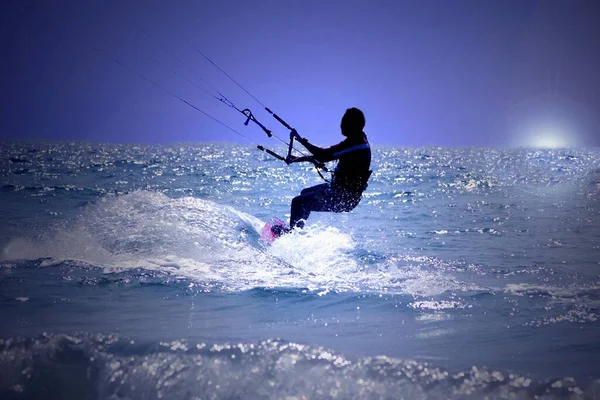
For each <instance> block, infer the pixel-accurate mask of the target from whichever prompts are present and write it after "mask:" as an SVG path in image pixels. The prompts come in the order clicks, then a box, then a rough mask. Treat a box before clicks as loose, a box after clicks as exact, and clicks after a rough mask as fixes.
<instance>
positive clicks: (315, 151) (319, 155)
mask: <svg viewBox="0 0 600 400" xmlns="http://www.w3.org/2000/svg"><path fill="white" fill-rule="evenodd" d="M296 140H297V141H298V142H300V144H302V146H304V147H306V150H308V151H310V152H311V154H312V155H314V156H315V159H316V160H317V161H320V162H328V161H333V160H335V159H336V157H335V156H334V154H335V151H336V147H337V146H339V144H336V145H333V146H331V147H327V148H325V149H324V148H321V147H319V146H315V145H314V144H312V143H310V142H309V141H308V139H306V138H298V139H296Z"/></svg>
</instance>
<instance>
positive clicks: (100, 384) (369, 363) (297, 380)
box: [0, 333, 600, 399]
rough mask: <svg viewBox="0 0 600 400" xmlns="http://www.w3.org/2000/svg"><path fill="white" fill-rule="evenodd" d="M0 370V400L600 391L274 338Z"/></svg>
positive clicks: (29, 344)
mask: <svg viewBox="0 0 600 400" xmlns="http://www.w3.org/2000/svg"><path fill="white" fill-rule="evenodd" d="M0 371H1V372H2V373H1V374H0V396H1V397H2V398H6V399H33V398H35V399H54V398H73V399H76V398H77V399H80V398H87V399H109V398H110V399H159V398H167V399H193V398H199V397H201V398H206V399H232V398H261V399H282V398H288V399H289V398H295V399H305V398H306V399H307V398H320V399H328V398H338V399H339V398H341V399H364V398H378V399H398V398H410V399H481V398H487V399H506V398H519V399H559V398H560V399H562V398H566V397H568V398H570V399H585V398H594V397H595V396H596V395H597V394H598V391H599V390H600V380H596V381H591V382H582V383H579V382H577V381H576V380H575V379H573V378H569V377H564V378H558V379H548V380H535V379H533V378H531V377H528V376H523V375H518V374H514V373H511V372H510V371H499V370H491V369H488V368H485V367H479V366H473V367H471V368H469V369H467V370H463V371H455V372H453V371H447V370H444V369H441V368H438V367H435V366H433V365H430V364H429V363H425V362H419V361H414V360H403V359H394V358H389V357H385V356H378V357H365V358H355V357H350V356H346V355H344V354H340V353H337V352H334V351H331V350H329V349H327V348H324V347H319V346H311V345H304V344H299V343H291V342H285V341H281V340H264V341H260V342H256V343H213V344H210V343H209V344H207V343H197V344H196V343H191V342H188V341H184V340H175V341H168V342H159V343H156V342H155V343H148V342H145V343H142V342H140V343H138V342H136V341H134V340H131V339H128V338H125V337H120V336H117V335H103V334H85V333H79V334H44V335H42V336H40V337H37V338H11V339H0Z"/></svg>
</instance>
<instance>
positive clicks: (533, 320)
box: [0, 141, 600, 399]
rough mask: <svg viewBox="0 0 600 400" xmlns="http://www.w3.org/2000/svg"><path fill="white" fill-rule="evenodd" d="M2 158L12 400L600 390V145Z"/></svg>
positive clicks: (3, 379) (2, 306) (36, 147)
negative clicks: (296, 224) (338, 155)
mask: <svg viewBox="0 0 600 400" xmlns="http://www.w3.org/2000/svg"><path fill="white" fill-rule="evenodd" d="M0 145H1V155H0V207H1V209H2V213H0V226H2V230H1V231H0V250H1V254H0V313H1V316H2V324H0V398H3V399H4V398H9V399H12V398H15V399H21V398H111V399H117V398H123V399H125V398H127V399H130V398H144V399H146V398H190V399H191V398H203V399H204V398H274V399H279V398H297V399H304V398H394V399H396V398H411V399H412V398H474V399H479V398H484V397H485V396H487V397H488V398H600V380H599V379H600V367H598V366H599V365H600V320H599V318H600V205H599V200H600V149H597V148H590V149H554V150H544V149H531V148H519V149H489V148H457V149H451V148H390V147H374V153H373V160H374V161H373V170H374V172H373V175H372V178H371V181H370V184H369V188H368V189H367V191H366V192H365V195H364V198H363V200H362V202H361V203H360V205H359V206H358V207H357V208H356V209H355V210H354V211H353V212H351V213H344V214H329V213H313V214H312V215H311V217H310V218H309V220H308V224H307V226H306V228H305V229H304V230H303V231H302V232H298V233H293V234H291V235H287V236H284V237H282V238H280V239H279V240H277V241H276V242H275V243H274V244H273V245H271V246H269V245H266V244H265V243H263V242H261V240H260V238H259V234H258V232H260V229H261V228H262V226H263V225H264V222H265V221H266V220H267V219H269V218H270V217H273V216H277V217H279V218H282V219H287V218H289V204H290V201H291V199H292V198H293V196H295V195H296V194H297V193H298V192H299V191H300V190H301V189H302V188H304V187H307V186H309V185H315V184H318V183H320V178H319V177H318V175H317V174H316V172H315V171H314V168H313V167H312V166H311V165H292V166H287V165H285V164H284V163H281V162H280V161H278V160H275V159H273V158H271V157H269V156H268V155H266V154H264V153H262V152H259V151H257V150H255V149H253V148H251V147H248V146H240V145H234V144H177V145H168V146H148V145H137V146H136V145H113V144H91V143H81V142H74V143H69V142H23V141H10V142H2V143H1V144H0ZM282 151H284V150H283V149H282Z"/></svg>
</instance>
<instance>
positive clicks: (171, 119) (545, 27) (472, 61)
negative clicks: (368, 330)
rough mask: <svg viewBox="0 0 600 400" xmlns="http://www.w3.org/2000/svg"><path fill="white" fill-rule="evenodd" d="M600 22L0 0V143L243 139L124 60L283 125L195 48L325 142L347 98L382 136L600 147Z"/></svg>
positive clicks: (472, 11)
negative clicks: (546, 139)
mask: <svg viewBox="0 0 600 400" xmlns="http://www.w3.org/2000/svg"><path fill="white" fill-rule="evenodd" d="M26 6H27V7H26ZM599 18H600V2H598V1H597V0H571V1H563V0H552V1H528V0H508V1H506V0H503V1H497V0H471V1H463V0H452V1H444V0H435V1H431V0H426V1H416V0H415V1H402V0H387V1H373V0H365V1H353V0H351V1H334V0H330V1H325V0H319V1H313V0H310V1H305V0H303V1H291V0H272V1H263V0H257V1H248V0H244V1H217V0H214V1H213V0H210V1H209V0H174V1H166V0H165V1H152V0H148V1H147V0H139V1H127V0H125V1H108V2H106V1H105V2H96V1H92V0H86V1H81V0H73V1H64V0H56V1H45V0H38V1H27V0H24V1H17V0H6V1H2V2H0V60H1V61H0V96H1V98H0V100H1V103H0V138H43V139H47V138H52V139H69V140H70V139H77V140H91V141H98V142H148V143H157V142H160V143H166V142H187V141H193V142H198V141H215V140H225V141H235V142H240V143H245V141H244V139H243V138H241V137H239V136H238V135H236V134H235V133H233V132H231V131H228V130H227V129H225V128H223V127H222V126H220V125H218V124H216V123H215V122H214V121H212V120H211V119H209V118H207V117H206V116H204V115H202V114H201V113H199V112H198V111H196V110H194V109H192V108H190V107H188V106H186V105H185V104H184V103H182V102H181V101H179V100H178V99H176V98H174V97H172V96H171V95H169V94H167V93H166V92H165V91H163V90H161V89H159V88H157V87H156V86H154V85H152V84H151V83H149V82H148V81H146V80H144V79H143V78H141V77H140V76H138V75H137V74H136V73H134V72H132V71H131V70H130V69H128V68H131V69H133V70H134V71H136V72H137V73H139V74H142V75H143V76H145V77H147V78H148V79H151V80H153V81H155V82H156V83H157V84H159V85H160V86H161V87H163V88H165V89H167V90H169V91H171V92H173V93H175V94H176V95H177V96H180V97H181V98H183V99H185V100H187V101H189V102H191V103H193V104H194V105H195V106H197V107H198V108H200V109H202V110H204V111H206V112H208V113H210V114H211V115H213V116H214V117H216V118H218V119H220V120H221V121H223V122H224V123H226V124H228V125H229V126H232V127H233V128H235V129H236V130H238V131H240V132H242V133H243V134H244V135H245V136H247V137H248V138H249V139H250V140H251V141H252V142H255V143H262V144H267V145H269V146H272V145H273V142H272V141H271V140H270V139H267V138H266V136H264V134H263V133H262V131H260V129H258V128H257V127H255V126H250V127H244V126H243V122H244V119H243V117H242V116H240V115H239V114H237V113H235V112H234V111H233V110H232V109H230V108H228V107H226V106H224V105H223V104H221V103H219V102H218V101H216V100H215V99H213V98H211V97H209V96H208V95H207V94H206V93H205V92H203V91H202V90H200V89H198V87H197V86H195V85H193V84H191V83H190V82H189V81H193V82H195V83H196V85H198V86H200V87H206V85H205V84H204V83H203V82H202V80H201V79H200V78H199V77H202V78H203V79H206V80H207V81H209V82H210V83H211V84H212V85H213V86H215V87H216V88H218V89H219V90H222V92H223V94H225V95H226V96H227V97H228V98H229V99H230V100H232V101H233V102H234V103H236V105H237V106H239V107H241V108H246V107H249V108H250V109H252V111H253V112H254V114H255V115H256V116H257V118H258V119H259V120H261V122H263V123H264V124H265V125H267V126H268V127H270V128H271V129H273V130H274V131H275V132H277V133H278V134H279V135H280V136H285V135H286V132H285V130H284V129H282V128H281V127H280V125H278V123H277V122H276V121H275V120H273V119H272V118H271V117H270V116H268V115H267V114H266V113H264V112H263V111H262V108H261V106H260V105H259V104H258V103H256V102H255V101H254V100H252V98H250V97H249V96H247V95H246V94H245V93H244V92H243V91H242V90H240V89H239V88H237V87H236V86H235V85H233V84H232V83H231V82H230V81H229V80H228V79H227V78H226V77H225V76H224V75H222V74H221V73H220V72H219V71H217V70H216V69H215V68H214V67H213V66H212V65H210V64H209V63H208V62H207V61H206V60H204V59H203V58H202V57H201V56H200V55H199V54H198V52H197V50H196V49H199V50H201V51H202V52H203V53H205V54H206V55H207V56H208V57H210V58H211V59H212V60H213V61H215V62H216V63H217V64H218V65H219V66H220V67H222V68H223V69H224V70H225V71H226V72H227V73H229V74H230V75H231V76H233V77H234V78H235V79H236V80H237V81H238V82H240V83H241V84H242V85H243V86H244V87H245V88H246V89H248V90H249V91H250V92H251V93H252V94H254V95H255V96H256V97H257V98H258V99H259V100H261V101H262V102H263V103H265V104H266V105H267V106H269V107H270V108H271V109H273V110H274V111H275V112H277V113H278V114H280V115H281V116H282V117H283V118H285V119H286V120H287V121H288V122H289V123H290V124H291V125H292V126H294V127H295V128H297V129H298V131H299V132H300V133H301V134H302V135H303V136H306V137H308V138H310V139H311V140H312V141H313V142H315V143H317V144H322V145H326V144H331V143H334V142H337V141H339V140H340V139H341V138H342V137H341V135H340V133H339V121H340V118H341V116H342V114H343V112H344V111H345V109H346V108H348V107H352V106H356V107H359V108H361V109H362V110H363V111H364V112H365V115H366V117H367V127H366V128H365V131H366V132H367V133H368V134H369V137H370V139H371V142H372V143H374V144H386V145H397V146H426V145H434V146H507V145H509V146H511V145H515V144H517V142H518V143H519V144H522V143H524V142H527V140H526V139H527V138H529V137H531V136H532V135H534V133H535V134H536V135H538V136H539V135H542V136H543V135H546V134H551V135H554V136H561V137H562V139H563V142H565V143H567V144H568V145H583V146H590V145H594V146H600V97H599V93H600V74H599V73H598V71H600V53H599V52H600V24H599V23H598V20H599ZM148 34H149V35H150V36H148ZM99 50H100V51H99ZM173 55H174V56H175V57H174V56H173ZM114 60H117V61H118V62H119V63H122V64H124V65H126V66H127V67H128V68H125V67H123V66H122V65H119V64H118V63H116V62H115V61H114ZM180 61H182V62H183V63H184V66H182V65H181V64H180ZM206 88H207V89H208V87H206Z"/></svg>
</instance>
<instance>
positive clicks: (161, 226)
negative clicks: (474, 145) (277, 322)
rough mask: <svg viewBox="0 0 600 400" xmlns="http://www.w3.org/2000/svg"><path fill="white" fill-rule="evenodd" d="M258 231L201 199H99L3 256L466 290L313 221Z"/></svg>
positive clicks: (245, 277) (254, 223) (426, 290)
mask: <svg viewBox="0 0 600 400" xmlns="http://www.w3.org/2000/svg"><path fill="white" fill-rule="evenodd" d="M262 225H263V222H262V221H260V220H259V219H257V218H255V217H253V216H250V215H248V214H246V213H243V212H241V211H238V210H236V209H235V208H233V207H229V206H224V205H219V204H217V203H214V202H211V201H208V200H203V199H197V198H191V197H182V198H178V199H171V198H169V197H167V196H166V195H164V194H162V193H156V192H150V191H136V192H132V193H129V194H126V195H121V196H105V197H103V198H101V199H100V200H99V201H97V202H95V203H93V204H90V205H88V206H86V207H85V209H84V210H83V211H82V213H81V215H79V216H78V217H77V218H74V219H72V220H68V221H65V222H62V223H60V224H58V225H56V226H53V227H52V228H49V229H48V230H46V231H45V232H42V233H40V234H39V235H38V236H36V237H33V238H27V237H23V238H14V239H13V240H11V241H10V242H9V243H8V244H7V245H6V246H5V247H4V250H3V253H2V259H3V260H5V261H10V260H18V259H27V260H40V266H44V265H46V266H47V265H49V264H59V263H61V262H64V261H69V262H71V263H73V262H75V263H80V264H81V265H85V266H96V267H99V268H102V269H103V270H104V271H105V272H106V273H119V272H122V271H127V270H135V269H138V268H143V269H146V270H150V271H160V272H165V273H169V274H172V275H174V276H181V277H185V278H188V279H191V280H194V281H196V282H203V283H206V282H212V283H215V286H216V287H218V288H220V289H221V290H230V291H239V290H248V289H252V288H255V287H291V288H308V289H309V290H312V291H323V290H327V291H338V292H344V291H352V292H362V291H367V292H368V291H374V292H378V293H402V294H412V295H416V296H432V295H437V294H441V293H444V292H446V291H464V290H473V285H470V284H468V283H463V282H460V281H459V280H457V278H455V277H453V276H452V275H450V274H449V273H448V269H449V268H448V266H446V265H444V263H443V262H442V261H441V260H434V259H427V258H420V259H417V258H410V257H404V256H389V255H383V256H381V257H379V258H377V257H368V258H367V259H365V257H364V252H361V248H360V246H358V245H357V244H356V243H355V242H354V240H353V238H352V236H351V235H350V234H347V233H343V232H341V231H340V230H338V229H337V228H334V227H329V226H325V225H321V224H318V223H316V224H313V225H311V226H309V227H307V228H305V229H304V230H303V231H302V232H294V233H292V234H289V235H286V236H284V237H282V238H280V239H279V240H277V241H276V242H275V243H274V244H273V245H271V246H267V245H266V244H265V243H262V242H261V240H260V238H259V234H258V232H259V231H260V229H261V228H262Z"/></svg>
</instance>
